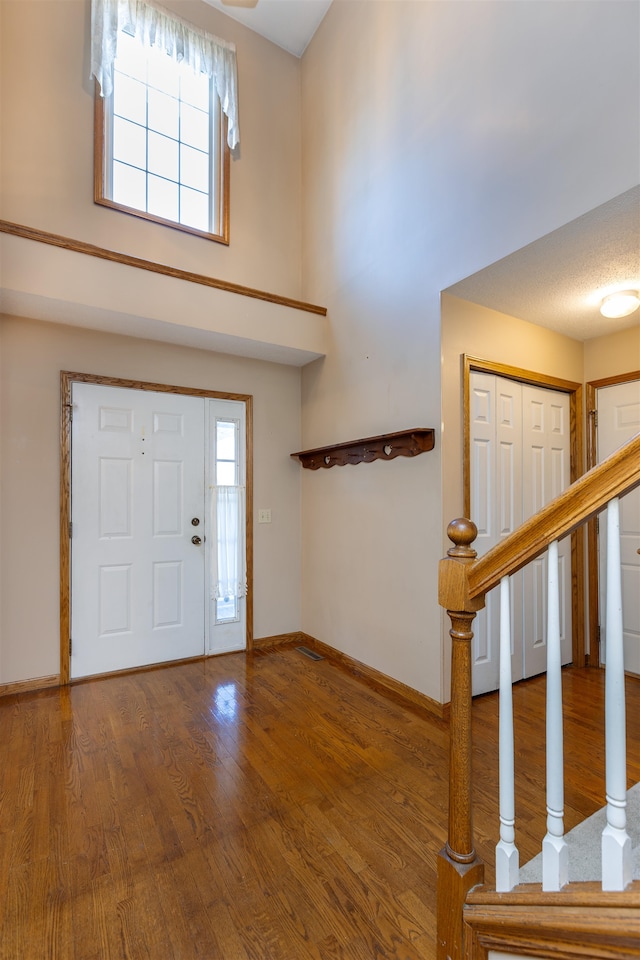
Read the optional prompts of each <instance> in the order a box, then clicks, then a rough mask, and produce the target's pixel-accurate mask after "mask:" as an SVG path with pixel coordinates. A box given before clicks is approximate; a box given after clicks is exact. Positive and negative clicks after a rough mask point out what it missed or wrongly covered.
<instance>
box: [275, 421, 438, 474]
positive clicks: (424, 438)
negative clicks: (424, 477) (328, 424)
mask: <svg viewBox="0 0 640 960" xmlns="http://www.w3.org/2000/svg"><path fill="white" fill-rule="evenodd" d="M434 444H435V430H434V429H433V428H431V427H415V428H414V429H413V430H399V431H398V432H397V433H383V434H381V435H380V436H379V437H365V439H364V440H350V441H349V442H348V443H334V444H331V445H330V446H327V447H316V448H315V449H313V450H299V451H298V453H292V454H291V456H292V457H297V459H298V460H299V461H300V463H301V464H302V466H303V467H306V468H307V469H308V470H318V469H319V468H320V467H325V468H327V467H335V466H338V467H343V466H344V465H345V464H346V463H371V462H372V461H373V460H393V459H394V458H395V457H417V456H418V454H419V453H426V452H427V451H428V450H433V447H434Z"/></svg>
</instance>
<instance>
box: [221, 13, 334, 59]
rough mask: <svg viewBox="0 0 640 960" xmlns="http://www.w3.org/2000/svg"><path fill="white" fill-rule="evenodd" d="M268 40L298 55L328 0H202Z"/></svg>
mask: <svg viewBox="0 0 640 960" xmlns="http://www.w3.org/2000/svg"><path fill="white" fill-rule="evenodd" d="M204 2H205V3H208V4H209V5H210V6H212V7H215V8H216V10H220V11H221V12H222V13H226V14H227V16H229V17H232V19H233V20H237V21H238V22H239V23H243V24H244V25H245V27H249V29H250V30H253V31H254V32H255V33H259V34H261V36H263V37H266V38H267V40H271V42H272V43H276V44H277V45H278V46H279V47H283V49H285V50H288V51H289V53H292V54H294V56H296V57H301V56H302V54H303V53H304V51H305V50H306V48H307V44H308V43H309V41H310V40H311V37H312V36H313V35H314V33H315V32H316V30H317V29H318V27H319V26H320V23H321V21H322V19H323V17H324V15H325V13H326V12H327V10H328V9H329V7H330V6H331V0H257V3H255V4H254V3H253V0H227V2H226V3H225V2H223V0H204Z"/></svg>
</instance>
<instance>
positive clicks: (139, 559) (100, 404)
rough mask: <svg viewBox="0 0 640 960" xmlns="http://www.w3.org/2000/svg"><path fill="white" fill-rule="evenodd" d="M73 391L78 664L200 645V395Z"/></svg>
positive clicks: (110, 665)
mask: <svg viewBox="0 0 640 960" xmlns="http://www.w3.org/2000/svg"><path fill="white" fill-rule="evenodd" d="M72 396H73V419H72V465H71V470H72V497H71V511H72V513H71V516H72V539H71V556H72V573H71V589H72V594H71V598H72V600H71V636H72V648H71V653H72V655H71V676H72V677H84V676H89V675H92V674H97V673H105V672H108V671H112V670H122V669H126V668H130V667H137V666H141V665H144V664H152V663H161V662H164V661H168V660H175V659H180V658H185V657H192V656H197V655H201V654H203V653H204V652H205V578H204V567H205V546H204V542H205V526H206V523H205V521H206V514H205V469H204V463H205V408H204V399H203V398H202V397H188V396H181V395H177V394H173V393H156V392H151V391H146V390H129V389H125V388H120V387H110V386H103V385H100V384H89V383H74V384H73V395H72ZM196 521H197V524H196ZM193 538H196V540H195V542H194V540H193ZM198 540H199V541H200V542H198Z"/></svg>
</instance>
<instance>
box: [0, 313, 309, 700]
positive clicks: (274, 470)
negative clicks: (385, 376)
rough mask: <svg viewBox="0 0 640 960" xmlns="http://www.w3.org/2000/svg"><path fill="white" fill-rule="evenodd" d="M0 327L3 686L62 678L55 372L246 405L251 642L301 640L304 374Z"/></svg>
mask: <svg viewBox="0 0 640 960" xmlns="http://www.w3.org/2000/svg"><path fill="white" fill-rule="evenodd" d="M1 323H2V326H1V328H0V358H1V361H0V407H1V409H2V412H3V418H4V419H3V423H2V443H1V446H0V456H1V458H2V463H3V472H2V477H1V479H2V490H3V496H4V500H3V515H2V534H1V537H0V549H1V554H0V577H1V578H2V584H3V588H4V589H3V604H2V620H1V623H2V633H1V634H0V637H1V638H2V646H1V647H0V670H1V673H0V683H7V682H11V681H15V680H25V679H29V678H34V677H41V676H49V675H52V674H57V673H58V670H59V634H58V625H59V607H58V588H59V530H58V523H59V520H58V518H59V488H58V482H59V440H58V437H59V374H60V370H72V371H75V372H86V373H97V374H103V375H107V376H115V377H125V378H132V379H140V380H149V381H154V382H159V383H169V384H174V385H177V386H193V387H202V388H204V389H208V390H221V391H229V392H235V393H248V394H251V395H253V397H254V505H255V507H256V510H257V509H258V508H261V507H270V508H271V510H272V518H273V520H272V523H271V524H270V525H267V524H259V525H258V524H256V525H255V528H254V635H255V636H256V637H263V636H273V635H275V634H280V633H286V632H289V631H296V630H299V629H300V565H299V552H300V477H299V471H300V467H299V465H298V464H297V463H296V462H294V461H293V460H291V458H290V457H289V454H290V453H291V451H292V450H299V449H300V371H299V370H298V369H296V368H293V367H283V366H280V365H278V364H271V363H264V362H261V361H257V360H246V359H241V358H236V357H228V356H222V355H219V354H214V353H208V352H206V351H202V350H191V349H189V348H186V347H176V346H170V345H168V344H161V343H154V342H150V341H145V340H137V339H134V338H131V337H120V336H112V335H108V334H102V333H96V332H94V331H89V330H79V329H76V328H71V327H65V326H60V325H55V324H48V323H40V322H35V321H29V320H23V319H16V318H11V317H4V318H2V320H1Z"/></svg>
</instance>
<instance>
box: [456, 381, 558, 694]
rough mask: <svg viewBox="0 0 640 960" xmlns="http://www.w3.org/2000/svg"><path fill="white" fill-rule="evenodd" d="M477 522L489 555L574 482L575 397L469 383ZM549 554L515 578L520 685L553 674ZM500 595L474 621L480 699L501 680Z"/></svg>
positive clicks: (515, 660)
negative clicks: (546, 672)
mask: <svg viewBox="0 0 640 960" xmlns="http://www.w3.org/2000/svg"><path fill="white" fill-rule="evenodd" d="M469 386H470V390H469V397H470V410H469V421H470V451H469V452H470V468H471V469H470V483H471V491H470V492H471V519H472V520H473V521H474V522H475V524H476V526H477V527H478V537H477V539H476V541H475V543H474V547H475V549H476V550H477V552H478V555H479V556H482V555H483V554H485V553H486V552H487V550H489V549H490V548H491V547H493V546H495V545H496V544H497V543H499V542H500V540H503V539H504V538H505V537H507V536H509V534H510V533H512V532H513V531H514V530H516V529H517V527H518V526H519V525H520V524H521V523H523V521H524V520H526V519H528V517H530V516H531V515H532V514H533V513H535V512H536V511H537V510H539V509H540V508H541V507H543V506H544V505H545V504H546V503H548V502H549V501H550V500H551V499H553V497H555V496H557V495H558V493H561V492H562V490H564V489H565V487H566V486H568V484H569V482H570V476H569V475H570V424H569V397H568V395H567V394H566V393H562V392H560V391H556V390H550V389H546V388H542V387H536V386H530V385H527V384H521V383H519V382H517V381H514V380H510V379H508V378H506V377H499V376H496V375H494V374H488V373H482V372H479V371H474V372H472V373H471V376H470V384H469ZM559 555H560V591H561V593H560V609H561V641H562V662H563V663H569V662H570V661H571V656H572V651H571V601H570V597H571V542H570V539H569V538H565V540H564V541H562V542H561V543H560V544H559ZM546 563H547V557H546V554H545V555H544V556H542V557H540V558H538V560H536V561H534V562H533V563H532V564H529V566H528V567H526V568H525V569H524V570H523V571H521V572H520V573H517V574H515V575H514V576H513V577H511V578H510V591H511V627H512V644H511V654H512V662H511V670H512V676H513V679H514V680H520V679H522V678H524V677H532V676H534V675H535V674H537V673H542V672H543V671H544V670H546V657H547V648H546V589H547V575H546ZM499 606H500V603H499V591H497V590H494V591H492V592H491V593H490V594H488V596H487V603H486V607H485V609H484V610H481V611H480V612H479V613H478V615H477V617H476V619H475V620H474V639H473V655H472V660H473V694H474V696H475V695H476V694H479V693H486V692H487V691H489V690H495V689H497V687H498V681H499V657H498V650H499V629H500V626H499Z"/></svg>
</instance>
